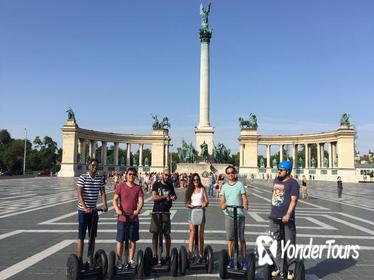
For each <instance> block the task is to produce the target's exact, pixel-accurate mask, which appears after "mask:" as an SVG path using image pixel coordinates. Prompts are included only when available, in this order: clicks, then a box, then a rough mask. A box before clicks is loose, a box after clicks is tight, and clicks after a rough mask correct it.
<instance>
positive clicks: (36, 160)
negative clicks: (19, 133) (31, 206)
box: [0, 129, 62, 174]
mask: <svg viewBox="0 0 374 280" xmlns="http://www.w3.org/2000/svg"><path fill="white" fill-rule="evenodd" d="M33 143H34V145H35V149H33V148H32V143H31V142H30V141H28V140H27V142H26V171H27V172H28V171H41V170H46V169H48V170H51V171H52V172H56V171H58V170H59V165H58V164H57V163H58V162H59V163H60V162H61V156H62V150H61V149H60V150H59V151H57V143H56V142H55V141H53V139H52V138H51V137H49V136H45V137H44V138H43V140H41V139H40V137H39V136H37V137H36V138H35V140H34V141H33ZM24 145H25V140H24V139H12V138H11V137H10V134H9V132H8V131H7V130H5V129H3V130H1V131H0V169H2V170H9V171H11V172H12V173H14V174H22V173H23V160H24V158H23V157H24Z"/></svg>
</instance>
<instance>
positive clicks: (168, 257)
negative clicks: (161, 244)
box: [165, 256, 171, 265]
mask: <svg viewBox="0 0 374 280" xmlns="http://www.w3.org/2000/svg"><path fill="white" fill-rule="evenodd" d="M170 262H171V258H170V256H166V258H165V263H166V264H167V265H169V264H170Z"/></svg>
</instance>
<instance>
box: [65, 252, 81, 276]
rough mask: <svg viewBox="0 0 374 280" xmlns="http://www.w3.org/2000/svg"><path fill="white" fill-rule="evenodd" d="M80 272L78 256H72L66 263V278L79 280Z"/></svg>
mask: <svg viewBox="0 0 374 280" xmlns="http://www.w3.org/2000/svg"><path fill="white" fill-rule="evenodd" d="M80 271H81V269H80V263H79V259H78V257H77V255H74V254H72V255H70V256H69V258H68V261H67V262H66V278H67V279H68V280H77V279H79V274H80Z"/></svg>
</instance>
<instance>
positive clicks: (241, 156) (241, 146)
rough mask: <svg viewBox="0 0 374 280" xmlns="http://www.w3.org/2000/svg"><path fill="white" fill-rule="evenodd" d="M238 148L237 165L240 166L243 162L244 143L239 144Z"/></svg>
mask: <svg viewBox="0 0 374 280" xmlns="http://www.w3.org/2000/svg"><path fill="white" fill-rule="evenodd" d="M239 148H240V150H239V167H242V166H243V162H244V144H241V145H240V147H239Z"/></svg>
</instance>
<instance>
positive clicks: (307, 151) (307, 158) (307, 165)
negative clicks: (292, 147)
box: [304, 144, 310, 169]
mask: <svg viewBox="0 0 374 280" xmlns="http://www.w3.org/2000/svg"><path fill="white" fill-rule="evenodd" d="M309 148H310V147H309V144H304V151H305V169H308V168H309V166H310V164H309Z"/></svg>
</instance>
